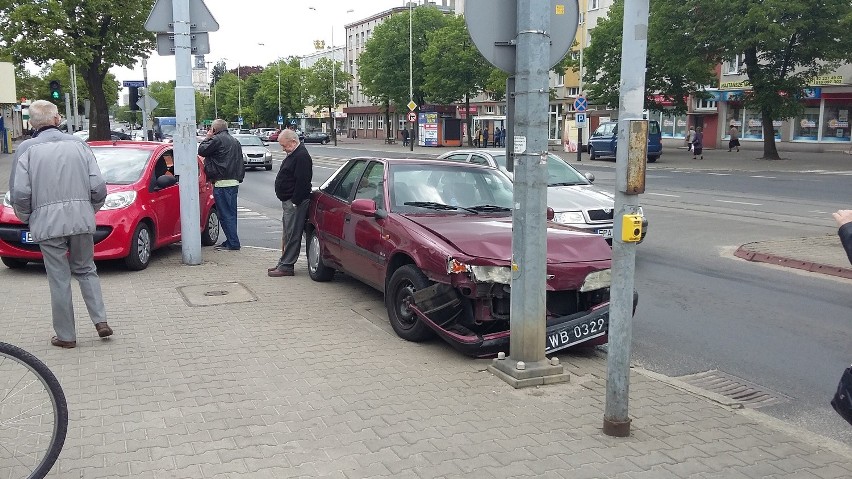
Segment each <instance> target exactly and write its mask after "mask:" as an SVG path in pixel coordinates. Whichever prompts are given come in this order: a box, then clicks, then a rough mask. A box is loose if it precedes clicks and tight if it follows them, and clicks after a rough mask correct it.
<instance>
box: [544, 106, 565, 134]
mask: <svg viewBox="0 0 852 479" xmlns="http://www.w3.org/2000/svg"><path fill="white" fill-rule="evenodd" d="M561 113H562V105H559V104H556V105H550V115H549V116H548V118H547V127H548V128H547V131H548V136H547V138H548V139H550V140H558V139H560V138H562V115H561Z"/></svg>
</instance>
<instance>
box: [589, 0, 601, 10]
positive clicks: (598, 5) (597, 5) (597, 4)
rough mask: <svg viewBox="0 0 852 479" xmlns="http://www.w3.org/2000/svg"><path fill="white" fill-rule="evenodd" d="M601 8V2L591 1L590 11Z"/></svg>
mask: <svg viewBox="0 0 852 479" xmlns="http://www.w3.org/2000/svg"><path fill="white" fill-rule="evenodd" d="M599 8H601V2H600V0H589V10H597V9H599Z"/></svg>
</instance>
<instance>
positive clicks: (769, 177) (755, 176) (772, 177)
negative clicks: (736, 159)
mask: <svg viewBox="0 0 852 479" xmlns="http://www.w3.org/2000/svg"><path fill="white" fill-rule="evenodd" d="M751 178H768V179H770V180H774V179H775V178H776V177H774V176H762V175H752V176H751Z"/></svg>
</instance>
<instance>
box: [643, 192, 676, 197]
mask: <svg viewBox="0 0 852 479" xmlns="http://www.w3.org/2000/svg"><path fill="white" fill-rule="evenodd" d="M648 194H649V195H654V196H668V197H669V198H680V196H679V195H666V194H663V193H648Z"/></svg>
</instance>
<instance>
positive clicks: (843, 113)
mask: <svg viewBox="0 0 852 479" xmlns="http://www.w3.org/2000/svg"><path fill="white" fill-rule="evenodd" d="M850 110H852V100H841V101H831V100H826V101H825V110H824V115H823V123H822V141H849V140H850V135H849V111H850Z"/></svg>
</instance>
